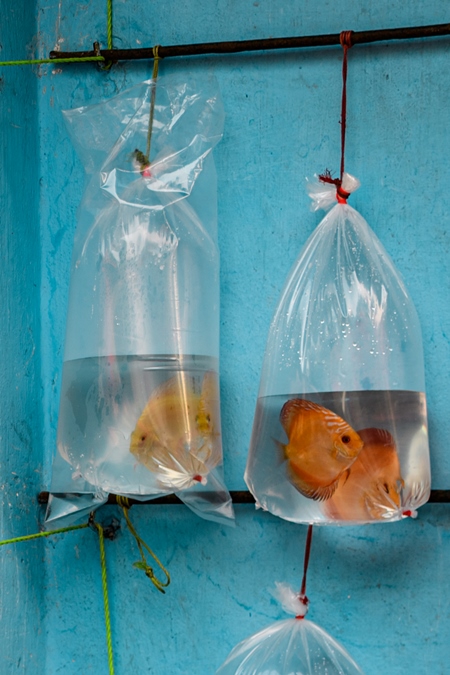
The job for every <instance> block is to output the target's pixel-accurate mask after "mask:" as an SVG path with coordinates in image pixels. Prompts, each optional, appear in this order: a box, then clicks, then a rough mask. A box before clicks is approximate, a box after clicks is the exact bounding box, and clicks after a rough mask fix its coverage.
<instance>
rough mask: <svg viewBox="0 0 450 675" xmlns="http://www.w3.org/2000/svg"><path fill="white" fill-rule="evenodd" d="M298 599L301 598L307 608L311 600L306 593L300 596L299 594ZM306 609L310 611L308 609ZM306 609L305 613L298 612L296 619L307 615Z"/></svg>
mask: <svg viewBox="0 0 450 675" xmlns="http://www.w3.org/2000/svg"><path fill="white" fill-rule="evenodd" d="M298 599H299V600H300V602H301V603H302V605H305V607H306V608H307V607H308V605H309V600H308V598H307V597H306V595H299V596H298ZM306 611H308V610H306ZM306 611H305V614H298V615H297V616H296V617H295V618H296V619H304V618H305V616H306Z"/></svg>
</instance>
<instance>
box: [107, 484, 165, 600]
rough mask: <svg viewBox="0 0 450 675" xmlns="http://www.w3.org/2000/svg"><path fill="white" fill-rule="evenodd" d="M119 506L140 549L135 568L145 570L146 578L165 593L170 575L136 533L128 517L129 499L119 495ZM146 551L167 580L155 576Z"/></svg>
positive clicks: (117, 498) (134, 564)
mask: <svg viewBox="0 0 450 675" xmlns="http://www.w3.org/2000/svg"><path fill="white" fill-rule="evenodd" d="M116 500H117V504H118V506H121V507H122V510H123V515H124V516H125V520H126V521H127V525H128V529H129V530H130V532H131V534H132V535H133V537H134V538H135V539H136V544H137V546H138V549H139V553H140V554H141V559H140V560H139V561H138V562H135V563H133V567H136V568H137V569H139V570H143V571H144V572H145V576H146V577H148V578H149V579H150V581H151V582H152V584H153V585H154V586H155V587H156V588H157V589H158V591H160V592H161V593H165V592H166V591H165V590H164V589H165V588H167V586H168V585H169V584H170V574H169V572H168V571H167V570H166V568H165V567H164V565H163V564H162V562H161V561H160V559H159V558H158V556H157V555H156V553H154V552H153V551H152V549H151V548H150V546H149V545H148V544H146V543H145V541H144V540H143V539H142V537H140V536H139V534H138V533H137V531H136V528H135V527H134V525H133V523H132V522H131V520H130V516H129V515H128V511H129V509H130V502H129V500H128V497H122V496H121V495H117V497H116ZM144 549H146V551H147V552H148V553H149V554H150V555H151V556H152V558H153V560H154V561H155V563H156V564H157V565H158V566H159V568H160V569H161V571H162V572H163V573H164V575H165V577H166V580H165V581H161V579H158V577H157V576H156V575H155V573H154V571H153V568H152V567H151V566H150V565H149V564H148V562H147V560H146V558H145V553H144Z"/></svg>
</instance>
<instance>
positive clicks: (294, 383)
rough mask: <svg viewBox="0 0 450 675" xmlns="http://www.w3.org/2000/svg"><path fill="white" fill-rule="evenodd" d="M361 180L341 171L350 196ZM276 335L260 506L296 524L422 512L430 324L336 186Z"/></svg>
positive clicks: (263, 424)
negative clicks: (422, 321) (425, 347)
mask: <svg viewBox="0 0 450 675" xmlns="http://www.w3.org/2000/svg"><path fill="white" fill-rule="evenodd" d="M358 185H359V183H358V181H357V180H356V179H354V178H353V177H352V176H349V175H348V174H344V180H343V183H342V187H343V189H344V191H345V192H347V193H351V192H352V191H353V190H354V189H356V188H357V187H358ZM309 191H310V195H311V196H312V198H313V200H314V206H315V208H320V207H324V208H325V207H328V206H330V205H331V204H332V203H334V206H333V208H332V209H331V211H329V213H328V214H327V215H326V216H325V217H324V219H323V220H322V221H321V223H320V224H319V226H318V227H317V228H316V230H315V231H314V232H313V234H312V235H311V237H310V238H309V240H308V241H307V243H306V244H305V246H304V248H303V250H302V251H301V253H300V256H299V258H298V259H297V261H296V263H295V265H294V267H293V269H292V271H291V273H290V274H289V277H288V278H287V281H286V284H285V286H284V290H283V291H282V295H281V299H280V301H279V304H278V307H277V310H276V312H275V316H274V318H273V321H272V324H271V327H270V331H269V337H268V341H267V347H266V353H265V358H264V365H263V370H262V375H261V382H260V389H259V394H258V400H257V406H256V413H255V419H254V424H253V432H252V438H251V444H250V451H249V457H248V463H247V468H246V474H245V478H246V481H247V484H248V486H249V489H250V490H251V492H252V493H253V495H254V496H255V498H256V502H257V505H259V506H261V507H262V508H264V509H267V510H268V511H271V512H272V513H274V514H275V515H278V516H280V517H282V518H285V519H286V520H291V521H294V522H299V523H313V522H314V523H335V522H339V523H355V522H358V523H365V522H371V523H373V522H386V521H391V520H399V519H401V518H403V517H406V516H413V515H415V512H416V509H417V507H419V506H420V505H421V504H423V503H424V502H426V501H427V499H428V496H429V491H430V463H429V448H428V434H427V413H426V399H425V381H424V380H425V377H424V364H423V352H422V338H421V329H420V325H419V321H418V317H417V313H416V311H415V308H414V305H413V303H412V301H411V298H410V297H409V295H408V292H407V290H406V288H405V286H404V283H403V281H402V279H401V278H400V275H399V273H398V272H397V271H396V269H395V267H394V264H393V262H392V260H391V259H390V258H389V255H388V254H387V252H386V251H385V249H384V248H383V246H382V244H381V243H380V241H379V240H378V238H377V237H376V235H375V234H374V232H373V231H372V230H371V229H370V227H369V226H368V224H367V223H366V221H365V220H364V218H363V217H362V216H361V215H360V214H359V213H358V212H357V211H356V210H355V209H354V208H352V207H351V206H350V205H349V204H347V203H346V201H345V200H344V199H341V200H340V201H338V202H336V188H335V186H334V185H329V184H324V183H321V182H314V183H310V185H309Z"/></svg>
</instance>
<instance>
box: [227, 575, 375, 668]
mask: <svg viewBox="0 0 450 675" xmlns="http://www.w3.org/2000/svg"><path fill="white" fill-rule="evenodd" d="M274 595H275V597H277V599H278V600H279V601H280V602H281V604H282V606H283V609H284V610H285V612H287V613H289V614H294V615H295V616H296V618H295V619H287V620H285V621H277V622H276V623H273V624H272V625H270V626H268V627H267V628H265V629H264V630H262V631H260V632H259V633H255V635H252V636H251V637H249V638H247V639H246V640H243V642H241V643H240V644H238V645H237V646H236V647H235V648H234V649H233V650H232V651H231V653H230V654H229V656H228V658H227V659H226V661H225V662H224V663H223V664H222V666H221V667H220V668H219V670H218V671H217V672H216V675H362V670H361V669H360V668H359V667H358V666H357V664H356V663H355V662H354V661H353V659H352V658H351V656H350V655H349V654H348V653H347V652H346V651H345V649H344V648H343V647H342V646H341V645H340V644H339V643H338V642H336V640H334V639H333V638H332V637H331V636H330V635H328V633H326V632H325V631H324V630H323V629H322V628H320V627H319V626H317V625H316V624H315V623H312V621H308V620H307V619H305V618H304V616H305V614H306V612H307V600H306V598H300V597H299V596H298V594H296V593H295V592H294V591H293V590H292V589H291V588H290V587H289V586H287V585H286V584H280V583H279V584H276V592H275V593H274ZM305 601H306V602H305Z"/></svg>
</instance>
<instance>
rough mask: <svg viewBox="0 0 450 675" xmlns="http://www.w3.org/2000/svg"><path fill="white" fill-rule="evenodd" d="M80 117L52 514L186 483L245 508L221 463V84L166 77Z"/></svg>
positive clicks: (213, 514) (199, 500) (201, 510)
mask: <svg viewBox="0 0 450 675" xmlns="http://www.w3.org/2000/svg"><path fill="white" fill-rule="evenodd" d="M152 92H153V94H154V95H155V98H154V101H155V106H154V114H153V125H152V126H151V135H149V120H150V119H151V115H150V108H151V105H152V103H151V101H152ZM65 119H66V123H67V126H68V128H69V131H70V133H71V136H72V139H73V142H74V145H75V146H76V148H77V150H78V153H79V155H80V157H81V159H82V160H83V163H84V165H85V168H86V172H87V178H88V180H87V187H86V190H85V193H84V197H83V200H82V203H81V206H80V209H79V213H78V220H77V227H76V233H75V240H74V247H73V257H72V269H71V279H70V296H69V307H68V316H67V328H66V340H65V351H64V364H63V373H62V385H61V398H60V410H59V421H58V436H57V445H58V452H57V454H56V458H55V461H54V465H53V478H52V484H51V493H52V497H51V500H50V504H49V509H48V513H47V523H49V522H52V521H54V520H55V519H59V518H61V517H62V516H67V515H68V514H70V515H71V516H73V515H80V513H81V512H85V511H86V510H91V509H92V508H93V507H95V506H98V505H99V504H101V503H103V502H105V501H106V499H107V497H108V494H109V493H114V494H119V495H124V496H128V497H130V496H131V497H134V498H137V499H150V498H153V497H156V496H159V495H163V494H167V493H173V492H174V493H176V494H177V495H178V496H179V497H180V498H181V499H182V500H183V501H184V502H185V503H186V504H187V505H188V506H189V507H190V508H191V509H193V510H194V511H195V512H196V513H198V514H199V515H201V516H203V517H205V518H209V519H212V520H222V519H227V518H231V517H232V516H233V510H232V505H231V499H230V496H229V493H228V492H227V490H226V488H225V486H224V483H223V478H222V471H221V465H222V443H221V422H220V397H219V252H218V246H217V213H216V210H217V206H216V201H217V200H216V174H215V168H214V161H213V157H212V149H213V148H214V146H215V145H216V143H217V142H218V141H219V140H220V138H221V135H222V128H223V109H222V103H221V100H220V97H219V94H218V91H217V84H216V83H214V82H211V81H210V82H206V83H203V85H201V86H200V85H199V84H198V83H196V82H195V81H194V79H190V80H189V82H185V81H182V80H180V79H177V78H175V77H172V78H164V77H162V78H160V79H158V80H157V81H156V80H151V81H147V82H143V83H140V84H139V85H136V86H134V87H132V88H131V89H128V90H127V91H124V92H122V93H120V94H119V95H118V96H116V97H114V98H112V99H111V100H108V101H106V102H103V103H100V104H99V105H95V106H89V107H84V108H78V109H76V110H70V111H67V112H65ZM150 140H151V154H150V153H149V151H148V148H149V147H150ZM149 154H150V157H149V156H148V155H149Z"/></svg>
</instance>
